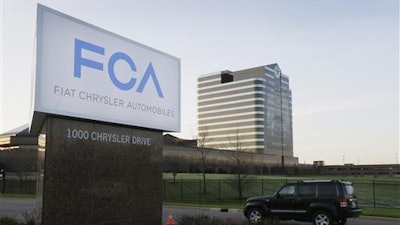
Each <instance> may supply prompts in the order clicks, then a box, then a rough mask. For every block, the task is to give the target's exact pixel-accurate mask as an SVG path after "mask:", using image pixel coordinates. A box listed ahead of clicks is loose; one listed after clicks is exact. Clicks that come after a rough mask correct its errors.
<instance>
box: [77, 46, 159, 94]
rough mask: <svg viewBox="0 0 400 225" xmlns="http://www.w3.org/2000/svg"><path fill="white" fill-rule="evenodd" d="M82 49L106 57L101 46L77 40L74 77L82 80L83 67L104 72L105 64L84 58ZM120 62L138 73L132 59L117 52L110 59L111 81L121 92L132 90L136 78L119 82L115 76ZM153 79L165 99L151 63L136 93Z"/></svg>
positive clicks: (141, 90)
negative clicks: (123, 62)
mask: <svg viewBox="0 0 400 225" xmlns="http://www.w3.org/2000/svg"><path fill="white" fill-rule="evenodd" d="M82 49H84V50H87V51H91V52H94V53H97V54H100V55H104V52H105V49H104V48H103V47H101V46H98V45H95V44H92V43H89V42H86V41H82V40H79V39H75V54H74V77H77V78H81V75H82V74H81V72H82V71H81V68H82V66H86V67H90V68H93V69H96V70H101V71H103V63H101V62H96V61H94V60H91V59H88V58H84V57H82ZM119 60H123V61H125V62H126V63H127V64H128V65H129V67H130V69H131V70H132V71H133V72H136V65H135V63H134V61H133V60H132V58H131V57H129V56H128V55H127V54H125V53H123V52H116V53H114V54H112V55H111V57H110V59H109V60H108V75H109V76H110V79H111V81H112V82H113V84H114V85H115V86H116V87H117V88H119V89H121V90H124V91H126V90H131V89H132V88H133V87H134V86H135V84H136V78H134V77H131V78H130V80H129V81H128V82H121V81H120V80H118V77H117V76H116V74H115V71H114V66H115V63H116V62H117V61H119ZM150 78H151V79H152V81H153V83H154V86H155V87H156V91H157V94H158V97H160V98H164V95H163V93H162V90H161V87H160V83H159V82H158V79H157V75H156V72H155V71H154V68H153V65H152V64H151V62H150V63H149V65H148V66H147V69H146V72H145V73H144V75H143V77H142V79H141V80H140V83H139V86H138V88H137V89H136V92H139V93H142V92H143V90H144V88H145V87H146V84H147V82H148V81H149V79H150Z"/></svg>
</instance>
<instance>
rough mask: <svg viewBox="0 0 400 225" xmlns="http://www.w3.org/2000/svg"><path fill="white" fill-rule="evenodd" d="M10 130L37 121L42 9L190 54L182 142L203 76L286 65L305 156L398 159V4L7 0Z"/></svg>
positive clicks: (4, 80)
mask: <svg viewBox="0 0 400 225" xmlns="http://www.w3.org/2000/svg"><path fill="white" fill-rule="evenodd" d="M0 2H1V96H0V100H1V104H0V106H1V114H0V133H4V132H6V131H8V130H11V129H13V128H15V127H18V126H21V125H23V124H26V123H28V122H29V120H30V118H29V114H30V113H29V111H30V96H31V92H30V91H31V82H32V81H31V77H32V72H31V70H32V65H33V64H34V63H35V62H34V61H33V57H32V56H33V55H34V51H33V45H34V35H35V23H36V4H37V3H38V2H39V3H41V4H43V5H46V6H48V7H51V8H53V9H56V10H59V11H61V12H63V13H65V14H68V15H70V16H73V17H76V18H78V19H80V20H83V21H86V22H88V23H91V24H93V25H96V26H98V27H101V28H104V29H106V30H109V31H111V32H113V33H116V34H119V35H122V36H124V37H127V38H128V39H132V40H134V41H137V42H140V43H142V44H145V45H148V46H150V47H153V48H156V49H159V50H161V51H163V52H166V53H168V54H171V55H174V56H176V57H178V58H180V59H181V69H182V70H181V76H182V77H181V82H182V83H181V85H182V98H181V101H182V127H181V129H182V132H181V133H179V134H176V135H177V136H179V137H182V138H193V137H194V136H195V135H196V126H197V113H196V112H197V106H196V79H197V77H198V76H199V75H202V74H206V73H210V72H215V71H221V70H232V71H236V70H242V69H247V68H251V67H257V66H262V65H267V64H271V63H278V64H279V66H280V68H281V69H282V71H283V73H284V74H286V75H288V76H289V79H290V87H291V89H292V93H293V94H292V98H293V99H292V100H293V132H294V133H293V136H294V140H293V141H294V154H295V156H297V157H299V162H300V163H304V162H305V163H312V162H313V161H314V160H324V161H325V163H326V164H342V163H354V164H373V163H396V162H397V163H398V161H399V157H400V154H399V1H398V0H352V1H348V0H276V1H272V0H258V1H251V0H240V1H239V0H236V1H235V0H202V1H195V0H185V1H184V0H181V1H176V0H168V1H162V0H159V1H155V0H147V1H142V0H113V1H107V0H68V1H65V0H41V1H33V0H1V1H0Z"/></svg>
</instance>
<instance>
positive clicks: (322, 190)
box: [318, 183, 337, 196]
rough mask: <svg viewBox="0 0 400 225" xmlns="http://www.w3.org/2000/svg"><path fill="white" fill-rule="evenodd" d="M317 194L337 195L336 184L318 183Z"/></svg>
mask: <svg viewBox="0 0 400 225" xmlns="http://www.w3.org/2000/svg"><path fill="white" fill-rule="evenodd" d="M318 196H337V190H336V184H333V183H331V184H318Z"/></svg>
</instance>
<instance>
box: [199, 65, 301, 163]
mask: <svg viewBox="0 0 400 225" xmlns="http://www.w3.org/2000/svg"><path fill="white" fill-rule="evenodd" d="M197 88H198V93H197V94H198V97H197V99H198V139H203V141H204V143H202V144H203V145H204V147H207V148H215V149H226V150H241V151H247V152H253V153H263V154H269V155H275V156H282V155H283V156H285V157H293V127H292V92H291V89H290V87H289V77H288V76H286V75H284V74H283V73H282V72H281V69H280V68H279V66H278V64H271V65H266V66H260V67H255V68H250V69H245V70H240V71H235V72H232V71H228V70H226V71H221V72H218V73H211V74H205V75H202V76H200V77H199V78H198V80H197ZM202 137H203V138H202Z"/></svg>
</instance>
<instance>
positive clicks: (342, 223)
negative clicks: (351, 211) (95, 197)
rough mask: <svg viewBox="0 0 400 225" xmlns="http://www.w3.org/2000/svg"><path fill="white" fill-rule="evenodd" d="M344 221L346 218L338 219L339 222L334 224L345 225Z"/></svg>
mask: <svg viewBox="0 0 400 225" xmlns="http://www.w3.org/2000/svg"><path fill="white" fill-rule="evenodd" d="M346 221H347V219H346V218H344V219H340V220H338V221H337V222H336V224H337V225H345V224H346Z"/></svg>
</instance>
